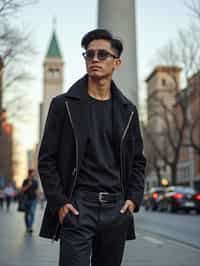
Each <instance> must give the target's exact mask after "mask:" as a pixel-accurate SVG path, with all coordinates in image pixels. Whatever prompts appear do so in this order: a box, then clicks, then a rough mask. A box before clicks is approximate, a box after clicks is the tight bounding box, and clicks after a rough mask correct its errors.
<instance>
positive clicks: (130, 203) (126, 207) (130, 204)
mask: <svg viewBox="0 0 200 266" xmlns="http://www.w3.org/2000/svg"><path fill="white" fill-rule="evenodd" d="M135 207H136V205H135V203H134V202H133V201H132V200H126V201H125V203H124V206H123V207H122V208H121V210H120V212H121V213H125V212H126V211H127V210H129V211H130V212H131V214H133V212H134V209H135Z"/></svg>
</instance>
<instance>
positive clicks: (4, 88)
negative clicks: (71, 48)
mask: <svg viewBox="0 0 200 266" xmlns="http://www.w3.org/2000/svg"><path fill="white" fill-rule="evenodd" d="M36 2H37V1H33V0H0V25H1V27H0V57H1V60H2V61H3V69H2V74H3V81H2V84H1V88H0V98H1V103H2V102H3V105H4V108H6V109H7V110H8V111H9V116H10V117H11V118H12V117H15V118H17V119H22V118H23V117H24V115H23V114H24V113H25V112H21V114H20V115H19V112H16V110H19V109H22V107H23V108H24V109H25V107H26V106H28V105H27V104H26V102H27V101H26V95H25V94H24V91H23V89H22V88H23V83H24V82H27V81H30V80H31V78H32V76H31V74H30V69H28V63H30V60H32V58H33V55H34V54H35V50H34V48H33V44H32V43H33V42H32V40H31V38H30V33H29V32H27V31H26V30H25V29H24V28H22V29H20V28H19V27H18V28H17V27H16V26H13V25H12V23H11V21H10V18H11V17H13V16H14V15H16V13H17V12H19V11H20V10H21V9H22V8H24V7H25V6H27V5H30V4H33V3H36ZM2 98H3V100H2ZM20 106H21V107H20ZM4 108H3V106H2V104H0V113H1V112H2V111H3V109H4ZM16 114H18V115H16ZM0 127H1V124H0Z"/></svg>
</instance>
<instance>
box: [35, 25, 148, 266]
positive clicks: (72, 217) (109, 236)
mask: <svg viewBox="0 0 200 266" xmlns="http://www.w3.org/2000/svg"><path fill="white" fill-rule="evenodd" d="M81 44H82V47H83V48H84V49H85V52H84V53H83V56H84V59H85V63H86V69H87V74H86V75H85V76H84V77H83V78H81V79H80V80H78V81H77V82H76V83H75V84H74V85H73V86H72V87H71V88H70V89H69V91H68V92H67V93H64V94H62V95H59V96H57V97H55V98H53V100H52V102H51V104H50V108H49V113H48V117H47V121H46V125H45V129H44V135H43V139H42V142H41V146H40V151H39V165H38V166H39V175H40V178H41V182H42V186H43V189H44V192H45V196H46V198H47V207H46V210H45V214H44V218H43V223H42V227H41V231H40V236H42V237H46V238H53V239H56V240H57V239H58V238H60V256H59V265H60V266H89V265H90V263H91V265H92V266H119V265H121V261H122V257H123V251H124V246H125V240H127V239H135V231H134V219H133V218H134V212H137V211H138V210H139V207H140V204H141V201H142V199H143V191H144V169H145V158H144V156H143V143H142V138H141V133H140V127H139V119H138V113H137V109H136V107H135V105H133V104H132V103H131V102H130V101H129V100H128V99H127V98H126V97H125V96H124V95H123V94H122V92H121V91H120V90H119V89H118V88H117V86H116V85H115V83H114V82H113V81H112V74H113V72H114V71H115V70H116V69H118V68H119V67H120V64H121V58H120V55H121V53H122V50H123V46H122V42H121V41H120V40H118V39H116V38H115V37H113V35H112V33H110V32H109V31H107V30H103V29H96V30H93V31H91V32H88V33H87V34H86V35H85V36H84V37H83V39H82V42H81Z"/></svg>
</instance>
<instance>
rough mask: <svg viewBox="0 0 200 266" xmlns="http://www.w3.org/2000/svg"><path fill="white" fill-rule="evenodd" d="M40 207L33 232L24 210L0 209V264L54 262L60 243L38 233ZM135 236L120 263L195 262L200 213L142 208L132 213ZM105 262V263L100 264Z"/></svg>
mask: <svg viewBox="0 0 200 266" xmlns="http://www.w3.org/2000/svg"><path fill="white" fill-rule="evenodd" d="M42 213H43V210H41V209H40V207H39V206H38V208H37V217H36V225H35V232H34V234H33V235H32V236H30V235H27V234H26V233H25V228H24V223H23V214H21V213H18V212H17V211H16V205H13V206H12V208H11V210H10V211H9V212H6V210H0V266H56V265H57V261H58V251H59V243H58V242H54V243H52V242H51V241H48V240H45V239H42V238H39V237H38V232H39V226H40V223H41V217H42ZM135 222H136V232H137V240H135V241H128V242H127V244H126V249H125V255H124V260H123V266H134V265H135V266H147V265H148V266H197V265H199V258H200V242H199V239H200V237H199V236H200V230H199V225H200V215H195V214H191V215H184V214H163V213H156V212H155V213H154V212H145V211H144V210H143V209H142V210H141V212H140V213H138V214H136V215H135ZM102 266H108V265H102Z"/></svg>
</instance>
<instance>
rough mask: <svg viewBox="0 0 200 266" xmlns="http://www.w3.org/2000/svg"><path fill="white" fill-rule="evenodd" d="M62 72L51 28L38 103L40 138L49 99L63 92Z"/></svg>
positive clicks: (59, 54) (57, 45)
mask: <svg viewBox="0 0 200 266" xmlns="http://www.w3.org/2000/svg"><path fill="white" fill-rule="evenodd" d="M63 72H64V61H63V58H62V54H61V51H60V48H59V44H58V40H57V36H56V31H55V30H53V33H52V37H51V41H50V44H49V47H48V50H47V54H46V57H45V59H44V63H43V102H42V103H41V105H40V139H41V137H42V134H43V129H44V125H45V121H46V117H47V113H48V110H49V105H50V102H51V99H52V98H53V97H55V96H56V95H58V94H61V93H62V92H63V82H64V73H63Z"/></svg>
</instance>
